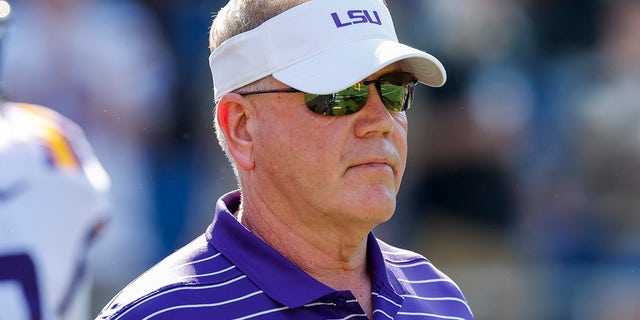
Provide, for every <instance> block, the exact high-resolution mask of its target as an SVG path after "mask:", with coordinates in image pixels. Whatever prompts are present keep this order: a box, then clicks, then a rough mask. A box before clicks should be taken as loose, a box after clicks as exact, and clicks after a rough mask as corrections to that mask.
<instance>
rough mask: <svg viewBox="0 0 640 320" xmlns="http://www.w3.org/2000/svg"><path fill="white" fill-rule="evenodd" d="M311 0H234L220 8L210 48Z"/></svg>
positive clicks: (261, 83) (264, 82) (259, 84)
mask: <svg viewBox="0 0 640 320" xmlns="http://www.w3.org/2000/svg"><path fill="white" fill-rule="evenodd" d="M307 1H308V0H278V1H274V0H231V1H229V2H228V3H227V5H225V6H224V7H223V8H222V9H220V11H218V14H217V15H216V16H215V18H214V19H213V23H212V24H211V28H210V30H209V50H211V51H212V52H213V50H215V49H216V48H217V47H218V46H220V45H221V44H222V43H223V42H224V41H226V40H227V39H229V38H232V37H234V36H236V35H239V34H241V33H243V32H247V31H249V30H252V29H255V28H257V27H258V26H260V25H261V24H262V23H264V22H265V21H267V20H269V19H271V18H273V17H275V16H277V15H279V14H280V13H282V12H284V11H287V10H289V9H291V8H293V7H295V6H297V5H299V4H301V3H304V2H307ZM271 81H273V78H272V77H266V78H263V79H261V80H258V81H255V82H253V83H250V84H248V85H246V86H244V87H242V88H239V89H237V90H244V91H254V90H264V89H268V88H269V85H270V83H271ZM216 103H217V101H216ZM216 108H217V106H216ZM213 113H214V121H213V124H214V127H215V131H216V138H217V139H218V143H219V144H220V147H222V150H223V151H224V152H225V154H226V156H227V159H229V162H230V163H231V166H232V168H233V172H234V174H235V176H236V178H238V168H237V166H236V163H235V161H234V159H233V157H232V156H231V154H230V153H229V148H228V146H227V142H226V140H225V137H224V134H222V130H221V128H220V126H219V125H218V113H217V112H216V109H214V110H213Z"/></svg>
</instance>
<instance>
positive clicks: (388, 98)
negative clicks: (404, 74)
mask: <svg viewBox="0 0 640 320" xmlns="http://www.w3.org/2000/svg"><path fill="white" fill-rule="evenodd" d="M408 92H409V88H407V87H403V86H396V85H392V84H384V83H383V84H381V85H380V97H381V98H382V103H384V106H385V107H386V108H387V109H388V110H389V111H395V112H398V111H404V110H406V108H405V107H406V102H407V98H408Z"/></svg>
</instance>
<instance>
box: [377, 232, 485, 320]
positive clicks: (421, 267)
mask: <svg viewBox="0 0 640 320" xmlns="http://www.w3.org/2000/svg"><path fill="white" fill-rule="evenodd" d="M378 243H379V245H380V250H381V251H382V255H383V257H384V260H385V264H386V266H387V271H388V273H389V274H390V276H391V277H393V278H395V279H396V280H397V281H398V283H399V284H400V286H401V287H402V291H404V292H405V294H403V295H402V297H403V298H404V299H405V300H404V304H403V309H402V310H401V311H400V312H399V314H412V315H429V317H431V316H433V315H440V316H439V317H443V318H444V317H447V318H451V319H454V318H455V319H473V315H472V313H471V309H470V308H469V305H468V304H467V301H466V299H465V297H464V295H463V293H462V291H461V290H460V287H458V285H457V284H456V283H455V282H454V281H453V280H452V279H451V278H449V276H447V275H446V274H444V273H443V272H442V271H440V270H439V269H438V268H437V267H436V266H435V265H434V264H433V263H432V262H431V261H429V260H428V259H427V258H425V257H424V256H422V255H421V254H419V253H416V252H413V251H410V250H405V249H401V248H397V247H393V246H391V245H388V244H386V243H384V242H382V241H380V240H378Z"/></svg>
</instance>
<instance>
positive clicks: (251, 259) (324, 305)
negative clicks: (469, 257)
mask: <svg viewBox="0 0 640 320" xmlns="http://www.w3.org/2000/svg"><path fill="white" fill-rule="evenodd" d="M239 205H240V193H239V191H235V192H231V193H228V194H226V195H224V196H223V197H222V198H220V200H219V201H218V203H217V206H216V212H215V215H214V219H213V222H212V224H211V225H209V227H208V228H207V231H206V232H205V234H204V235H202V236H200V237H198V238H197V239H195V240H194V241H192V242H191V243H190V244H188V245H186V246H185V247H183V248H181V249H180V250H178V251H176V252H175V253H173V254H171V255H170V256H168V257H167V258H165V259H164V260H162V261H161V262H160V263H158V264H157V265H156V266H154V267H153V268H151V269H150V270H148V271H147V272H145V273H144V274H143V275H141V276H140V277H138V278H137V279H136V280H134V281H133V282H131V283H130V284H129V285H128V286H127V287H126V288H124V289H123V290H122V291H121V292H120V293H119V294H118V295H116V296H115V297H114V298H113V299H112V300H111V301H110V302H109V303H108V304H107V305H106V306H105V307H104V309H103V310H102V311H101V313H100V314H99V315H98V317H97V318H96V319H119V320H124V319H136V320H140V319H154V320H161V319H162V320H164V319H189V320H199V319H207V320H212V319H258V320H272V319H296V320H300V319H310V320H311V319H323V320H326V319H354V320H355V319H367V318H366V315H365V313H364V311H363V310H362V308H361V307H360V305H359V304H358V302H357V300H356V298H355V297H354V296H353V295H352V294H351V292H350V291H336V290H334V289H331V288H329V287H328V286H326V285H324V284H322V283H320V282H318V281H317V280H315V279H314V278H312V277H311V276H310V275H308V274H307V273H305V272H304V271H302V270H301V269H300V268H298V267H297V266H295V265H294V264H293V263H291V262H290V261H289V260H287V259H286V258H284V257H283V256H282V255H281V254H280V253H279V252H277V251H276V250H274V249H273V248H271V247H270V246H269V245H268V244H267V243H265V242H264V241H262V240H261V239H259V238H258V237H256V236H254V235H253V234H252V233H251V232H250V231H248V230H247V229H246V228H245V227H244V226H242V225H241V224H240V223H239V222H238V221H237V220H236V218H235V217H234V216H233V215H232V212H235V211H236V210H237V209H238V207H239ZM367 244H368V248H367V254H368V264H369V268H370V270H371V285H372V292H371V295H372V299H373V306H374V319H460V320H462V319H473V315H472V313H471V310H470V309H469V306H468V305H467V302H466V301H465V298H464V297H463V295H462V292H461V291H460V289H459V288H458V286H457V285H456V284H455V283H454V282H453V281H452V280H451V279H449V278H448V277H447V276H446V275H444V274H443V273H442V272H440V271H439V270H438V269H436V268H435V267H434V266H433V265H432V264H431V263H430V262H429V261H428V260H427V259H425V258H424V257H422V256H420V255H418V254H416V253H414V252H411V251H407V250H402V249H398V248H395V247H392V246H390V245H388V244H386V243H384V242H382V241H380V240H378V239H376V238H375V237H374V236H373V233H371V234H370V235H369V237H368V243H367Z"/></svg>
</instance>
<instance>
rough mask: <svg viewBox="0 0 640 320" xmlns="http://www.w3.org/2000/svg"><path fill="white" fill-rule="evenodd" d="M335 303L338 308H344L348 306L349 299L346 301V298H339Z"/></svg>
mask: <svg viewBox="0 0 640 320" xmlns="http://www.w3.org/2000/svg"><path fill="white" fill-rule="evenodd" d="M334 303H335V304H336V305H337V306H344V305H345V304H347V299H345V298H337V299H336V300H335V301H334Z"/></svg>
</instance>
